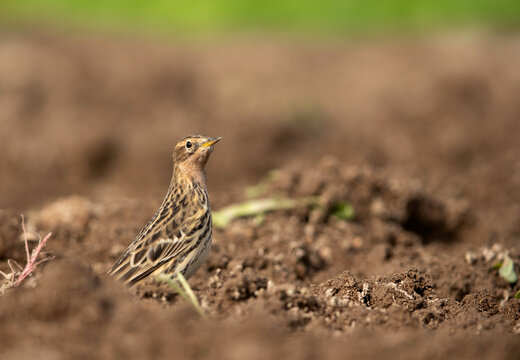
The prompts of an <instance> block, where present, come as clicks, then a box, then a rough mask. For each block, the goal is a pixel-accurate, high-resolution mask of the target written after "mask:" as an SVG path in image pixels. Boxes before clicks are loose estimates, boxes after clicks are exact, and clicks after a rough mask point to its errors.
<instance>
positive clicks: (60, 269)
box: [0, 32, 520, 359]
mask: <svg viewBox="0 0 520 360" xmlns="http://www.w3.org/2000/svg"><path fill="white" fill-rule="evenodd" d="M519 58H520V37H518V36H512V35H510V36H508V37H506V36H502V37H496V36H483V35H479V36H474V35H471V36H469V35H464V36H459V37H455V38H446V37H444V38H435V39H415V40H406V41H405V40H395V41H387V42H376V41H370V42H365V43H355V42H349V43H344V42H338V41H329V42H325V43H323V42H322V43H320V44H318V42H317V41H315V43H314V44H313V45H310V44H308V43H303V42H292V43H290V42H282V41H276V42H268V41H258V42H255V41H253V40H250V41H249V42H245V41H244V42H241V41H237V40H234V41H219V42H218V43H206V42H202V41H201V42H198V43H195V44H191V45H187V44H182V43H181V44H179V43H166V42H161V41H159V40H154V41H149V40H146V41H145V40H144V39H143V40H133V41H129V40H128V39H123V38H114V37H113V38H111V39H105V38H101V37H94V36H89V37H86V36H77V35H75V36H67V37H64V36H57V35H53V36H50V35H40V36H35V35H26V34H19V33H16V32H15V33H5V32H4V33H3V34H2V35H1V36H0V124H1V126H0V144H1V145H0V168H1V169H2V172H1V173H0V188H1V189H2V191H1V193H0V209H3V210H0V268H1V269H2V270H4V271H5V270H7V263H6V261H7V259H14V260H16V261H18V262H20V263H22V262H23V259H24V248H23V242H22V241H21V237H20V235H21V227H20V218H19V214H20V213H24V214H25V215H26V216H27V219H28V220H27V226H28V227H29V228H30V229H31V230H34V231H38V232H40V233H41V234H42V235H43V234H45V233H46V232H47V231H52V232H53V236H52V238H51V240H50V241H49V244H48V246H47V248H46V250H48V251H50V252H52V254H53V255H54V256H55V258H54V259H52V260H50V261H48V262H46V263H44V264H42V265H41V266H40V267H39V269H38V270H37V272H36V274H35V276H34V277H32V278H31V279H30V280H29V281H27V282H26V283H25V284H24V286H22V288H14V289H9V290H7V291H6V292H5V293H4V294H3V295H2V296H1V297H0V339H1V343H2V346H1V347H0V357H2V358H10V359H18V358H23V359H25V358H40V359H69V358H79V359H81V358H85V359H87V358H125V359H134V358H135V359H143V358H160V357H165V356H166V355H168V356H170V357H171V356H175V358H183V357H190V358H211V359H220V358H230V359H244V358H245V359H266V358H282V359H292V358H295V359H296V358H306V359H321V358H360V357H363V358H381V357H388V358H395V359H402V358H410V357H415V358H432V359H433V358H446V357H450V358H467V359H474V358H487V359H514V358H518V356H519V354H520V341H519V338H518V334H520V302H519V300H516V299H514V298H513V295H514V294H515V293H516V292H517V291H518V290H519V289H520V288H519V285H518V284H515V285H509V284H507V283H506V282H505V281H504V280H503V279H502V278H501V277H500V276H499V275H498V271H497V270H496V269H494V268H493V266H494V265H495V264H496V263H497V262H498V261H500V260H501V258H502V257H503V256H504V254H506V253H509V256H510V257H511V258H512V259H513V261H515V263H516V267H517V269H518V266H519V265H520V249H519V248H518V245H517V242H518V238H519V237H520V205H519V204H520V192H519V191H518V189H519V188H520V160H519V159H520V157H519V155H520V141H519V140H518V139H519V135H520V100H519V99H520V67H519V66H518V59H519ZM199 132H201V133H206V134H209V135H215V136H216V135H218V136H223V137H224V140H223V141H222V142H221V143H219V145H218V146H217V148H216V150H215V152H214V154H213V155H212V158H211V160H210V162H209V164H208V178H209V190H210V196H211V198H212V207H213V209H219V208H221V207H223V206H225V205H228V204H230V203H233V202H236V201H241V200H244V199H245V196H244V195H243V193H244V189H245V188H246V186H247V185H253V184H256V183H258V182H259V181H260V180H261V179H262V177H263V176H264V174H265V173H266V172H267V171H269V170H270V169H273V168H280V169H281V171H280V172H278V173H277V176H275V177H274V178H273V179H272V180H271V181H269V182H267V183H264V184H265V189H264V190H265V191H264V196H265V195H283V196H289V197H294V198H299V197H303V196H308V195H317V196H319V198H320V204H321V206H319V207H315V208H312V209H305V208H304V209H297V210H286V211H279V212H275V213H271V214H268V215H267V216H266V218H265V219H264V221H263V222H260V223H259V222H258V221H257V219H241V220H237V221H235V222H233V223H232V224H231V225H230V226H229V227H227V228H226V229H217V230H215V232H214V247H213V250H212V253H211V254H210V256H209V258H208V261H207V263H206V264H205V266H204V267H203V268H202V270H200V271H199V272H198V273H197V274H196V275H195V276H194V277H193V278H192V279H191V280H190V283H191V285H192V286H193V288H194V290H195V293H196V295H197V296H198V298H199V299H200V301H201V304H202V306H203V307H204V308H205V310H206V312H207V313H208V319H202V318H200V317H199V316H198V315H197V314H196V313H195V312H194V311H193V310H192V309H191V308H190V307H189V306H188V305H187V304H186V303H184V302H183V301H182V299H179V297H178V296H176V295H175V294H174V292H173V291H171V290H170V289H169V288H167V287H165V286H157V285H153V284H150V285H146V286H143V287H140V288H137V289H135V290H128V289H126V288H124V287H122V286H120V285H119V284H117V283H115V282H113V281H112V280H111V279H107V278H106V277H105V275H104V273H105V271H106V269H107V268H108V267H109V266H110V265H111V264H112V263H113V262H114V261H115V259H116V258H117V256H118V254H119V253H120V252H121V251H122V250H123V249H124V247H125V246H126V245H128V244H129V242H130V241H131V240H132V239H133V237H134V236H135V234H136V233H137V232H138V231H139V230H140V228H141V227H142V226H143V225H144V224H145V222H146V221H147V219H148V218H149V217H150V216H151V215H152V214H153V212H154V210H155V208H156V207H157V206H158V205H159V203H160V201H161V198H162V196H163V195H164V192H165V190H166V186H167V183H168V181H169V176H170V171H171V158H170V151H171V148H172V145H173V144H174V143H175V141H176V140H177V139H179V138H181V137H183V136H185V135H188V134H190V133H199ZM340 202H348V203H350V204H352V205H353V206H354V209H355V212H356V217H355V219H354V220H352V221H344V220H340V219H338V218H337V217H336V216H335V215H334V211H333V209H334V206H336V205H337V204H338V203H340Z"/></svg>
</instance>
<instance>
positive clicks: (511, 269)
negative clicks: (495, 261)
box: [498, 255, 518, 284]
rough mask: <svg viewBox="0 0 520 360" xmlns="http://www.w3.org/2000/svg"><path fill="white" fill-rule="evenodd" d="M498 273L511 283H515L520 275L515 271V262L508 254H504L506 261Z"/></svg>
mask: <svg viewBox="0 0 520 360" xmlns="http://www.w3.org/2000/svg"><path fill="white" fill-rule="evenodd" d="M498 274H499V275H500V276H501V277H502V278H503V279H504V280H505V281H507V282H508V283H510V284H515V283H516V281H517V280H518V276H517V275H516V272H515V264H514V263H513V260H511V258H510V257H509V256H508V255H506V256H504V261H503V262H502V266H501V267H500V269H498Z"/></svg>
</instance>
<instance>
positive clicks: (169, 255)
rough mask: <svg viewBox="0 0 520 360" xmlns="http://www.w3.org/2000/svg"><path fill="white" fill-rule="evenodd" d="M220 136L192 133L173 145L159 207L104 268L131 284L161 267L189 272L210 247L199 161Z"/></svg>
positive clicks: (173, 272) (169, 272) (171, 272)
mask: <svg viewBox="0 0 520 360" xmlns="http://www.w3.org/2000/svg"><path fill="white" fill-rule="evenodd" d="M219 140H220V138H210V137H207V136H201V135H193V136H187V137H185V138H184V139H182V140H180V141H179V142H178V143H177V145H175V149H174V150H173V176H172V180H171V182H170V187H169V188H168V193H167V194H166V197H165V198H164V200H163V202H162V205H161V207H160V208H159V210H157V212H156V213H155V215H154V216H153V217H152V219H150V221H149V222H148V224H146V226H145V227H144V228H143V230H141V232H140V233H139V235H137V237H136V238H135V240H134V241H133V242H132V243H131V244H130V246H129V247H128V249H126V251H125V252H124V253H123V255H121V257H120V258H119V260H118V261H117V262H116V264H115V265H114V267H113V268H112V269H111V270H110V273H111V274H112V275H114V276H116V277H117V278H119V279H122V280H123V281H125V282H126V283H128V284H130V285H133V284H135V283H137V282H139V281H142V280H144V279H146V278H148V277H150V276H152V277H153V276H155V275H159V274H161V273H164V274H167V275H170V276H171V277H172V278H174V277H175V275H176V274H177V273H179V272H180V273H182V275H184V277H185V278H189V277H190V276H192V275H193V274H194V273H195V272H196V271H197V270H198V269H199V268H200V267H201V266H202V264H203V263H204V261H205V260H206V258H207V257H208V253H209V250H210V248H211V231H212V230H211V229H212V224H211V210H210V208H209V198H208V192H207V190H206V172H205V170H204V167H205V165H206V162H207V161H208V158H209V154H211V151H212V150H213V146H214V145H215V143H217V142H218V141H219Z"/></svg>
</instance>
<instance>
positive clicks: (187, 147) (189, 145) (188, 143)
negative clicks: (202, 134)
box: [186, 141, 191, 149]
mask: <svg viewBox="0 0 520 360" xmlns="http://www.w3.org/2000/svg"><path fill="white" fill-rule="evenodd" d="M190 147H191V141H186V149H189V148H190Z"/></svg>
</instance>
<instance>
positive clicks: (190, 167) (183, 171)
mask: <svg viewBox="0 0 520 360" xmlns="http://www.w3.org/2000/svg"><path fill="white" fill-rule="evenodd" d="M173 179H174V181H178V182H181V183H182V182H184V181H188V182H192V183H194V184H198V185H201V186H203V187H204V188H205V187H206V171H204V167H203V166H201V165H200V164H197V163H193V162H183V163H180V164H178V165H175V166H174V168H173ZM182 180H184V181H182Z"/></svg>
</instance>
